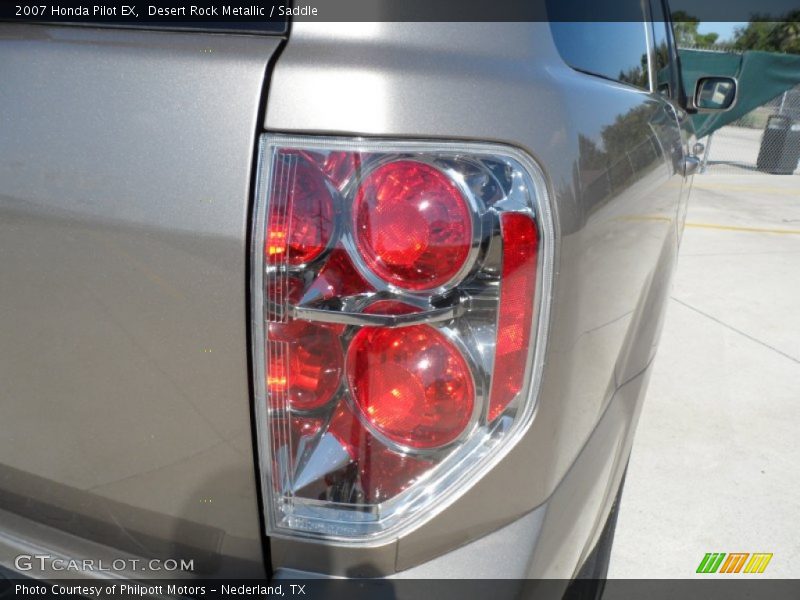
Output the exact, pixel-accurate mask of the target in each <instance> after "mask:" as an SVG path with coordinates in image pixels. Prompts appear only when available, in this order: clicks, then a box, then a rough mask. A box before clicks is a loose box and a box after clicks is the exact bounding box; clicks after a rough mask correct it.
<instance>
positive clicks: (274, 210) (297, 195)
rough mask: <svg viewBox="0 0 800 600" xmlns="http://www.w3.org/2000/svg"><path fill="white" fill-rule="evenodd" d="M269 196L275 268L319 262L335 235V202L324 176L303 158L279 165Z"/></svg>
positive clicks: (270, 244) (270, 245)
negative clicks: (279, 170) (285, 264)
mask: <svg viewBox="0 0 800 600" xmlns="http://www.w3.org/2000/svg"><path fill="white" fill-rule="evenodd" d="M279 168H280V169H281V170H282V171H283V173H281V176H280V178H279V179H276V180H275V185H273V187H272V190H271V193H270V219H269V221H270V223H269V229H268V230H267V242H266V254H267V260H268V261H269V262H270V263H272V264H280V263H287V264H289V265H301V264H305V263H307V262H310V261H312V260H314V259H315V258H317V257H318V256H319V255H320V254H322V252H323V251H324V250H325V248H327V246H328V243H329V241H330V239H331V235H333V226H334V215H333V198H332V196H331V192H330V190H329V188H328V186H327V185H326V180H325V176H324V174H323V173H322V172H321V171H320V169H319V168H318V167H316V166H315V165H313V164H311V163H310V162H309V160H308V159H307V158H306V157H305V156H303V155H300V154H289V155H288V156H287V158H286V159H285V160H284V161H282V162H281V163H280V166H279Z"/></svg>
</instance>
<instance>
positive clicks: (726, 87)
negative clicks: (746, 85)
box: [693, 77, 738, 113]
mask: <svg viewBox="0 0 800 600" xmlns="http://www.w3.org/2000/svg"><path fill="white" fill-rule="evenodd" d="M737 95H738V85H737V82H736V79H734V78H733V77H700V78H699V79H698V80H697V85H696V87H695V91H694V98H693V100H694V108H695V110H697V112H699V113H714V112H723V111H726V110H730V109H731V108H733V107H734V106H735V105H736V97H737Z"/></svg>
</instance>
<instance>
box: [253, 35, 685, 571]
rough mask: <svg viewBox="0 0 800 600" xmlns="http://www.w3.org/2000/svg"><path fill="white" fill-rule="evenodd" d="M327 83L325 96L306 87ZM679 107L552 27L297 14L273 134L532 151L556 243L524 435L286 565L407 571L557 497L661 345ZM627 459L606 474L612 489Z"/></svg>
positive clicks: (673, 243) (307, 545)
mask: <svg viewBox="0 0 800 600" xmlns="http://www.w3.org/2000/svg"><path fill="white" fill-rule="evenodd" d="M315 87H319V88H320V89H324V90H325V93H324V94H309V93H307V92H308V90H309V89H314V88H315ZM675 115H676V113H675V111H674V109H673V108H672V107H671V105H670V103H669V102H668V101H667V100H665V99H664V98H662V97H661V96H659V95H658V94H655V93H647V92H644V91H639V90H635V89H633V88H631V87H629V86H625V85H622V84H617V83H613V82H610V81H608V80H604V79H600V78H598V77H595V76H591V75H587V74H585V73H580V72H577V71H575V70H573V69H571V68H570V67H568V66H567V65H566V64H565V63H564V62H563V60H562V59H561V57H560V56H559V54H558V52H557V50H556V48H555V45H554V43H553V40H552V37H551V33H550V29H549V25H548V24H547V23H511V24H509V23H504V24H498V23H436V24H430V23H378V24H373V23H357V24H353V25H352V26H350V25H347V24H339V26H338V27H337V28H336V29H334V30H331V29H330V28H326V27H324V26H322V25H319V24H312V23H296V24H295V25H294V27H293V30H292V35H291V37H290V39H289V41H288V43H287V46H286V48H285V50H284V51H283V53H282V55H281V59H280V60H279V61H278V63H277V64H276V67H275V70H274V72H273V75H272V78H271V86H270V95H269V100H268V103H267V107H266V115H265V126H266V129H267V130H269V131H279V132H285V133H289V132H291V133H324V134H338V135H342V134H343V135H369V136H386V137H431V138H441V139H446V140H452V139H478V140H491V141H495V142H499V143H504V144H508V145H511V146H515V147H518V148H521V149H523V150H524V151H525V152H527V153H528V154H530V155H531V156H532V157H533V158H534V159H535V160H537V161H538V163H539V164H540V166H541V167H542V169H543V171H544V172H545V174H546V175H547V178H548V180H549V182H548V183H549V188H550V189H549V192H550V195H551V197H552V198H553V200H552V202H553V208H554V213H555V215H556V217H557V218H556V221H557V223H556V236H557V240H558V241H557V246H556V249H555V256H556V276H555V280H554V288H553V299H552V309H551V323H550V339H549V343H548V348H547V359H546V365H545V370H544V377H543V382H542V390H541V394H540V398H539V406H538V408H537V414H536V417H535V419H534V422H533V424H532V426H531V428H530V430H529V431H528V433H527V434H526V435H525V436H524V438H523V439H522V440H521V442H520V443H519V444H518V445H517V446H516V447H515V448H514V449H513V450H512V451H511V452H510V453H509V454H508V455H507V456H506V457H505V458H504V459H503V460H502V461H501V462H500V463H499V464H498V465H497V466H496V467H495V468H494V469H493V470H492V471H491V472H489V473H488V474H487V475H486V476H485V477H484V478H482V479H481V480H480V481H479V482H477V483H476V484H475V485H474V486H473V487H472V488H471V489H470V490H468V491H467V492H466V493H464V494H463V495H462V496H461V497H460V498H459V499H458V500H457V501H455V502H454V503H453V504H451V505H450V506H447V507H442V510H441V512H438V513H437V514H436V515H435V516H434V517H433V518H432V519H431V520H430V521H429V522H428V523H426V524H425V526H424V527H422V528H420V529H418V530H416V531H413V532H411V533H410V534H409V535H407V536H405V537H403V538H402V539H399V540H397V541H396V542H392V543H388V544H385V545H383V546H379V547H370V548H366V549H365V548H352V547H344V546H326V545H323V544H317V543H313V542H304V541H298V540H287V539H273V540H272V543H271V546H272V556H273V566H274V567H275V568H297V569H305V570H312V571H314V570H317V571H320V572H326V573H333V574H336V575H374V574H387V573H391V572H393V571H402V570H404V569H409V568H412V567H414V566H416V565H419V564H421V563H423V562H425V561H427V560H431V559H434V558H435V557H437V556H440V555H441V554H443V553H445V552H447V551H449V550H452V549H454V548H458V547H460V546H462V545H464V544H467V543H469V542H471V541H473V540H476V539H478V538H480V537H482V536H484V535H486V534H488V533H490V532H491V531H494V530H496V529H497V528H498V527H501V526H503V525H505V524H508V523H511V522H513V521H514V520H517V519H519V518H520V517H522V516H523V515H525V514H527V513H529V512H530V511H532V510H533V509H534V508H536V507H537V506H541V505H543V504H544V503H545V502H546V501H547V499H548V498H549V497H550V496H551V494H552V493H553V492H554V490H555V489H556V488H557V486H558V485H559V483H560V482H561V481H562V480H563V479H564V477H565V475H566V473H567V472H568V470H569V469H570V467H571V466H572V465H573V463H574V462H575V460H576V457H577V456H578V454H579V453H580V451H581V449H582V448H583V447H584V445H585V443H586V442H587V440H588V439H589V437H590V435H591V434H592V432H593V431H594V430H595V428H596V427H597V423H598V421H599V419H600V416H601V415H602V414H603V413H604V411H605V410H606V409H607V407H608V405H609V402H610V399H611V398H612V397H613V396H614V394H615V393H616V392H617V390H619V389H620V388H621V387H622V386H623V385H624V384H625V383H626V382H628V381H631V380H633V379H635V378H636V377H637V376H639V375H641V374H642V373H643V372H644V371H645V370H646V369H647V367H648V366H649V365H650V364H651V362H652V358H653V356H654V352H655V344H656V342H657V339H658V334H659V331H660V327H661V324H662V316H663V312H664V310H663V309H664V301H665V299H666V294H667V290H668V288H669V281H670V275H671V272H672V269H673V265H674V261H675V255H676V251H677V238H678V236H677V224H676V215H677V211H678V205H679V200H680V197H681V190H682V187H683V186H682V179H683V178H682V173H683V171H682V169H683V158H684V144H683V143H682V140H681V135H680V131H679V127H678V123H677V121H676V116H675ZM639 391H640V392H641V391H642V390H641V389H639ZM641 398H642V394H640V395H639V397H638V398H637V400H636V401H635V402H634V404H637V403H641ZM627 414H628V417H629V419H630V420H629V421H628V427H626V428H625V429H624V430H623V432H622V434H621V435H622V437H621V438H620V440H618V442H616V443H618V444H619V445H620V446H621V447H627V448H629V447H630V440H631V438H630V436H631V435H632V429H633V428H632V425H633V424H634V423H635V419H634V416H635V415H636V414H637V411H635V410H631V411H629V412H628V413H627ZM626 456H627V455H626ZM611 460H612V463H613V458H612V459H611ZM618 467H619V465H613V467H612V466H609V467H607V468H606V471H605V472H606V479H607V481H606V482H604V483H602V484H598V485H599V488H598V489H600V490H601V491H600V492H598V493H600V494H601V495H602V496H603V498H604V499H606V497H607V496H608V494H607V489H606V487H607V486H606V485H605V484H606V483H607V482H608V480H610V479H609V478H611V477H612V476H613V477H621V474H620V471H619V468H618ZM617 480H618V479H617ZM611 497H612V499H613V494H611ZM596 506H600V507H604V508H606V513H607V507H605V506H604V504H603V502H597V504H596ZM608 507H610V504H608ZM587 514H589V515H590V516H591V520H592V524H591V527H590V528H589V529H590V531H591V530H593V528H595V527H596V526H597V524H601V521H602V520H603V519H604V514H603V510H600V511H599V512H597V513H595V512H592V511H587ZM584 533H586V532H585V531H584ZM590 537H591V536H590ZM581 551H582V550H581ZM580 553H581V552H580V551H579V552H578V555H580ZM572 567H575V565H572ZM567 570H569V569H567ZM543 572H547V570H544V571H543ZM558 572H559V573H561V574H564V572H565V571H564V570H558Z"/></svg>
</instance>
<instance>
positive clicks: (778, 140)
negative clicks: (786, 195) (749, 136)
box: [756, 115, 800, 175]
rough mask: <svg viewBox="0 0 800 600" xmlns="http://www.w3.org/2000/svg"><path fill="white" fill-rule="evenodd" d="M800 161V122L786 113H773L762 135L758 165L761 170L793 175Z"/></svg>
mask: <svg viewBox="0 0 800 600" xmlns="http://www.w3.org/2000/svg"><path fill="white" fill-rule="evenodd" d="M798 162H800V122H797V123H795V122H793V121H792V119H791V118H790V117H788V116H785V115H772V116H771V117H770V118H769V119H768V120H767V127H766V129H764V135H763V136H762V137H761V148H760V149H759V151H758V160H757V161H756V165H757V166H758V170H759V171H766V172H767V173H775V174H779V175H791V174H792V173H794V171H795V169H797V163H798Z"/></svg>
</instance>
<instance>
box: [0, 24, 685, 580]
mask: <svg viewBox="0 0 800 600" xmlns="http://www.w3.org/2000/svg"><path fill="white" fill-rule="evenodd" d="M280 44H281V40H280V39H276V38H265V37H258V36H230V35H211V34H208V35H204V34H189V33H156V32H146V31H121V30H114V31H112V30H102V29H93V28H69V27H43V26H19V25H16V26H10V25H2V26H0V53H2V55H3V59H4V60H3V62H2V63H0V76H2V77H3V81H4V82H7V84H6V85H4V86H3V87H2V88H0V116H1V117H2V121H0V123H2V124H1V125H0V127H2V137H0V227H2V235H0V253H1V254H2V259H3V260H2V262H0V282H2V285H3V293H2V294H0V326H1V327H2V328H3V331H4V338H3V346H2V352H3V360H2V361H0V369H3V372H2V373H0V393H2V403H3V406H4V407H6V408H5V411H6V412H5V414H4V417H5V418H4V421H3V424H2V427H3V435H2V436H0V452H2V453H1V454H0V456H2V459H0V511H7V512H11V513H14V515H15V517H14V519H15V524H14V527H15V530H19V523H18V522H17V521H16V519H17V518H18V517H22V518H26V519H28V520H30V521H32V522H35V523H37V524H39V525H40V526H38V527H32V528H31V531H32V532H33V531H39V532H40V533H41V535H42V536H43V539H42V540H40V542H41V544H42V545H45V546H46V545H47V543H48V542H47V539H46V532H47V531H52V530H56V531H59V532H62V533H63V532H66V533H68V534H71V535H73V536H76V544H75V546H74V547H73V551H74V552H75V553H76V554H80V553H81V552H85V551H86V550H85V549H82V547H81V544H79V543H78V542H77V538H78V536H83V537H85V538H88V539H89V540H90V541H91V540H94V541H96V542H100V543H103V544H106V545H107V546H110V547H112V548H114V549H119V550H120V551H124V552H128V553H132V554H136V555H140V556H170V557H172V558H178V557H184V556H185V557H193V558H196V559H197V561H198V566H199V567H200V569H199V571H200V572H199V573H198V574H213V575H228V576H230V575H234V574H245V575H249V576H255V577H258V576H263V575H265V574H267V573H268V571H269V570H270V569H275V570H277V572H278V573H279V574H280V573H292V572H293V571H292V570H295V571H302V572H304V573H315V574H318V575H336V576H391V575H395V574H398V573H405V575H407V576H414V574H415V573H416V574H424V573H431V572H433V571H431V569H436V570H441V571H442V574H443V576H447V574H453V575H457V574H458V573H463V571H459V570H458V567H456V566H455V565H456V562H455V561H461V564H462V565H463V564H470V561H472V560H479V559H480V555H482V554H485V552H486V548H492V547H493V544H497V543H499V542H498V541H497V540H498V539H500V537H502V534H501V533H500V532H502V531H505V532H506V533H507V534H508V537H507V538H506V539H507V540H508V543H510V544H511V543H514V540H518V541H519V543H520V544H522V546H520V545H519V544H517V543H514V547H515V550H516V551H517V552H518V553H519V554H520V558H519V560H517V561H515V562H514V563H513V564H514V567H513V568H514V569H515V570H514V572H513V573H511V572H510V569H511V566H510V565H509V566H508V569H509V570H506V571H504V573H505V574H507V575H510V576H517V575H519V576H528V577H559V578H561V577H563V578H569V577H572V576H574V575H575V573H576V572H577V569H578V567H579V565H580V563H581V562H582V560H583V559H584V558H585V557H586V556H587V555H588V554H589V553H590V552H591V549H592V548H593V546H594V542H595V540H596V539H597V536H598V535H599V532H600V530H601V529H602V525H603V523H604V522H605V518H606V515H607V514H608V513H609V510H610V508H611V504H612V502H613V499H614V498H615V497H616V491H617V489H618V487H619V482H620V480H621V478H622V474H623V471H624V468H625V464H626V462H627V457H628V455H629V451H630V446H631V443H632V436H633V430H634V428H635V424H636V420H637V418H638V414H639V411H640V409H641V405H642V399H643V396H644V390H645V388H646V382H647V378H648V375H649V367H650V365H651V364H652V360H653V357H654V354H655V347H656V342H657V340H658V336H659V331H660V327H661V324H662V322H663V314H664V305H665V300H666V298H667V293H668V289H669V282H670V276H671V273H672V270H673V267H674V262H675V256H676V251H677V244H678V237H679V224H678V222H677V218H676V217H677V216H678V215H679V207H680V202H681V198H682V194H684V195H685V193H687V192H688V186H686V185H684V183H683V176H682V175H683V165H684V159H685V156H686V152H687V143H688V139H689V138H688V137H687V133H686V132H685V131H684V133H683V137H682V134H681V131H680V129H679V124H678V118H679V113H678V111H676V109H675V106H674V104H673V103H672V102H671V101H670V100H668V99H665V98H663V97H661V96H660V95H658V94H656V93H649V92H647V91H644V90H639V89H634V88H632V87H630V86H626V85H623V84H619V83H614V82H611V81H608V80H605V79H601V78H598V77H595V76H592V75H588V74H586V73H581V72H578V71H576V70H574V69H572V68H570V67H569V66H568V65H566V64H565V62H564V61H563V60H562V58H561V57H560V55H559V53H558V50H557V49H556V46H555V44H554V42H553V39H552V34H551V31H550V28H549V25H548V24H547V23H352V24H345V23H339V24H337V25H336V27H330V26H329V25H327V24H314V23H309V22H296V23H294V24H293V26H292V31H291V35H290V37H289V41H288V43H286V45H285V47H283V49H282V51H281V54H280V57H279V58H278V59H277V61H276V62H275V64H274V67H273V68H272V70H271V73H270V82H269V88H268V91H267V92H264V74H265V71H266V69H267V67H268V65H269V61H270V59H271V57H273V56H274V55H275V53H276V51H277V50H278V48H279V46H280ZM649 51H650V52H652V48H650V49H649ZM263 93H266V104H265V105H264V104H262V100H263V96H262V94H263ZM262 131H267V132H277V133H303V134H319V135H345V136H371V137H390V138H408V139H428V140H435V139H441V140H447V141H450V140H477V141H490V142H496V143H500V144H505V145H508V146H512V147H515V148H518V149H521V150H522V151H524V152H525V153H527V154H528V155H530V157H531V158H532V159H533V160H535V161H536V162H537V163H538V164H539V165H540V167H541V168H542V170H543V171H544V173H545V175H546V179H547V187H548V195H549V197H550V200H551V204H552V209H553V213H554V217H555V221H556V222H555V229H556V239H555V248H554V255H555V275H554V281H553V289H552V298H551V310H550V324H549V331H550V334H549V339H548V342H547V347H546V348H543V349H542V350H543V351H545V352H546V354H545V357H546V359H545V367H544V373H543V379H542V383H541V389H540V393H539V397H538V405H537V409H536V415H535V417H534V420H533V423H532V425H531V427H530V428H529V429H528V431H527V432H526V433H525V435H524V436H523V437H522V439H521V440H520V442H519V443H518V444H517V445H516V446H515V447H514V448H513V449H511V451H510V452H509V453H508V454H507V455H506V456H505V457H504V458H503V460H502V461H500V463H499V464H497V466H496V467H495V468H493V469H492V470H491V471H490V472H489V473H488V474H487V475H486V476H485V477H483V478H482V479H481V480H479V481H478V482H476V483H475V484H474V485H473V486H472V487H471V488H470V489H468V490H465V491H464V493H463V494H462V495H461V496H460V497H458V498H457V499H456V500H455V501H454V502H453V503H452V504H449V505H447V506H440V507H438V508H437V510H436V511H433V512H432V514H431V518H430V520H429V521H428V522H427V523H426V524H425V525H424V526H423V527H421V528H418V529H416V530H414V531H411V532H410V533H408V534H407V535H405V536H403V537H402V538H399V539H395V540H391V541H390V542H388V543H383V544H381V545H373V546H364V547H354V546H352V545H350V546H346V545H335V544H326V543H320V542H312V541H303V540H299V539H288V538H278V537H274V538H272V539H271V540H269V548H270V554H271V556H267V554H266V553H265V552H264V551H263V549H262V545H261V543H262V538H261V536H262V531H263V530H262V521H261V520H260V507H259V501H258V492H257V484H256V479H257V474H256V468H257V465H256V464H255V463H254V456H253V437H252V431H251V421H250V418H251V406H250V393H249V389H248V385H249V376H250V375H249V373H248V365H247V351H248V343H247V342H248V339H247V338H248V336H247V324H248V318H247V317H248V315H247V311H246V306H247V292H248V291H247V281H248V273H247V252H248V247H247V241H248V227H249V225H248V206H249V196H250V194H251V181H252V178H253V173H252V166H253V164H254V158H255V152H256V146H257V135H258V133H259V132H262ZM43 448H46V450H47V451H46V452H45V451H43ZM2 518H3V513H2V512H0V522H1V521H2ZM9 529H11V525H9ZM523 541H524V543H523ZM52 543H53V544H55V543H56V542H52ZM58 545H59V548H61V549H62V551H63V552H64V553H68V552H69V547H68V546H69V538H60V539H59V541H58ZM0 546H2V539H0ZM5 547H8V548H11V547H13V544H12V543H8V544H6V545H5ZM459 548H461V550H458V549H459ZM502 556H503V555H502V553H499V554H497V558H498V560H500V559H501V557H502ZM459 557H460V558H459ZM3 558H5V557H3ZM437 561H438V562H437ZM490 564H494V565H496V566H497V569H498V570H499V569H500V568H501V567H503V565H501V564H500V563H498V562H493V563H490ZM437 565H438V567H437ZM448 565H449V566H448ZM498 574H499V573H498Z"/></svg>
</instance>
